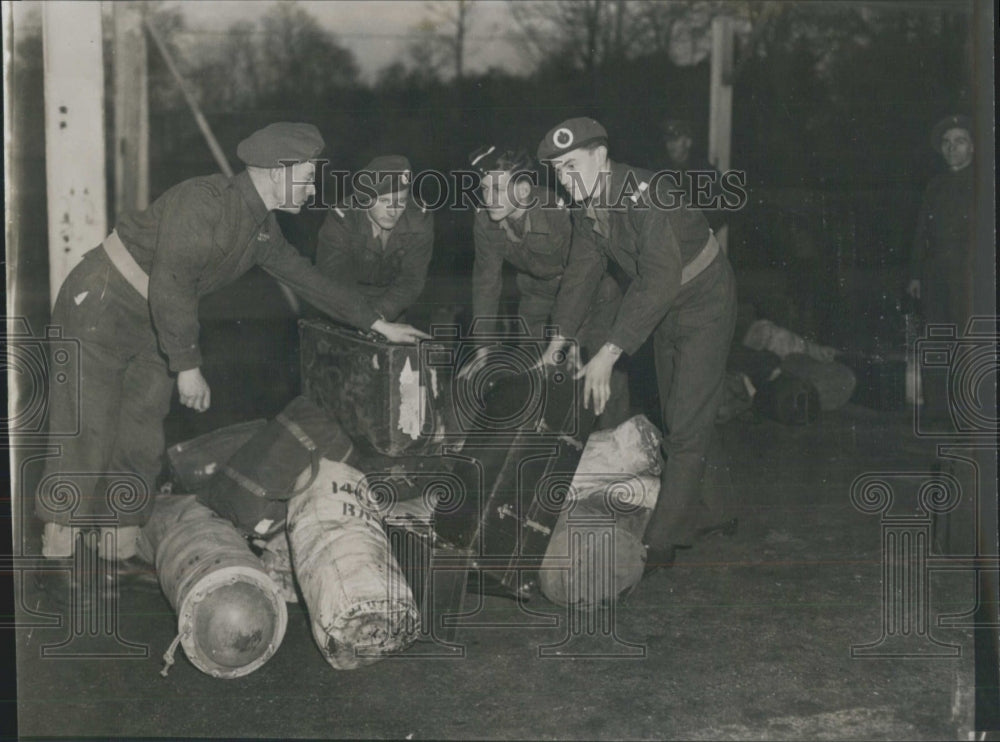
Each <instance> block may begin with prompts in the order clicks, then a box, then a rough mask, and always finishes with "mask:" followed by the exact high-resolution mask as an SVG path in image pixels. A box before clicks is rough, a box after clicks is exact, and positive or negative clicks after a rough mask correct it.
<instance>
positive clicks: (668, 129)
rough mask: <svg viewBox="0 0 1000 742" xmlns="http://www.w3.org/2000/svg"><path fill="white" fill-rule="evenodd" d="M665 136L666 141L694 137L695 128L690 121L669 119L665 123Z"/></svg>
mask: <svg viewBox="0 0 1000 742" xmlns="http://www.w3.org/2000/svg"><path fill="white" fill-rule="evenodd" d="M663 136H664V138H666V139H677V138H678V137H693V136H694V127H693V126H692V125H691V122H690V121H685V120H683V119H667V120H666V121H664V122H663Z"/></svg>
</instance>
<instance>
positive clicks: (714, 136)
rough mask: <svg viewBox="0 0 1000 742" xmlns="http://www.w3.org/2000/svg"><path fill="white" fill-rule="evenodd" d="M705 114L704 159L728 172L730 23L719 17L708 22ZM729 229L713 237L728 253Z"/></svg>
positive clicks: (730, 68) (731, 111)
mask: <svg viewBox="0 0 1000 742" xmlns="http://www.w3.org/2000/svg"><path fill="white" fill-rule="evenodd" d="M710 86H711V87H710V92H709V96H710V102H709V114H708V160H709V162H711V163H712V165H713V166H714V167H715V169H716V170H718V171H719V172H722V173H724V172H726V171H727V170H729V167H730V163H729V149H730V143H731V140H732V130H733V22H732V19H730V18H727V17H725V16H720V17H717V18H713V19H712V70H711V83H710ZM728 232H729V227H728V226H726V227H722V228H721V229H719V231H718V233H717V234H716V237H717V238H718V240H719V244H720V245H721V246H722V249H723V250H727V251H728V245H727V241H728V237H729V234H728Z"/></svg>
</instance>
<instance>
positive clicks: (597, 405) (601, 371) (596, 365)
mask: <svg viewBox="0 0 1000 742" xmlns="http://www.w3.org/2000/svg"><path fill="white" fill-rule="evenodd" d="M606 348H607V346H604V347H602V348H601V349H600V350H599V351H597V353H596V354H595V355H594V357H593V358H591V359H590V362H589V363H588V364H587V365H586V366H584V367H583V368H581V369H580V370H579V371H578V372H577V374H576V378H577V379H579V378H581V377H582V378H583V379H584V382H583V407H584V409H590V401H591V400H593V402H594V407H593V410H594V414H595V415H600V414H601V413H602V412H604V407H605V405H607V403H608V399H609V398H610V397H611V370H612V369H613V368H614V366H615V361H617V360H618V356H616V355H613V354H612V353H610V352H608V351H607V350H606Z"/></svg>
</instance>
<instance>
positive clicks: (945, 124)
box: [931, 113, 973, 149]
mask: <svg viewBox="0 0 1000 742" xmlns="http://www.w3.org/2000/svg"><path fill="white" fill-rule="evenodd" d="M949 129H965V130H966V131H967V132H969V136H970V137H971V136H973V132H972V119H970V118H969V117H968V116H964V115H962V114H960V113H956V114H952V115H951V116H945V117H944V118H943V119H941V120H940V121H938V122H937V123H936V124H935V125H934V129H933V130H932V131H931V147H933V148H934V149H940V147H941V137H943V136H944V133H945V132H946V131H948V130H949Z"/></svg>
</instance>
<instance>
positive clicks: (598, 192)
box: [538, 118, 736, 569]
mask: <svg viewBox="0 0 1000 742" xmlns="http://www.w3.org/2000/svg"><path fill="white" fill-rule="evenodd" d="M607 136H608V135H607V132H606V130H605V129H604V127H603V126H601V124H600V123H598V122H597V121H595V120H594V119H591V118H574V119H569V120H568V121H564V122H562V123H561V124H559V125H558V126H555V127H553V128H552V130H551V131H549V133H548V134H546V135H545V138H544V139H543V140H542V142H541V143H540V144H539V146H538V158H539V159H540V160H548V161H550V162H551V164H552V166H553V168H554V170H555V173H556V176H557V177H558V179H559V181H560V183H562V185H563V186H564V187H565V188H566V190H567V192H568V193H569V194H570V196H571V197H572V199H573V201H575V202H576V203H577V204H578V205H579V206H578V208H575V209H574V210H573V249H572V251H571V253H570V259H569V263H568V265H567V266H566V271H565V273H564V274H563V279H562V284H561V286H560V287H559V294H558V296H557V298H556V304H555V308H554V309H553V312H552V319H553V322H554V323H555V324H557V325H558V326H559V328H560V330H561V333H562V337H557V338H554V339H553V341H552V343H551V344H550V345H549V348H548V351H547V352H546V356H545V357H546V360H547V361H549V360H550V359H554V358H555V354H556V353H557V352H558V351H559V350H560V349H561V348H562V347H563V345H564V344H565V338H569V337H573V336H574V335H575V334H576V333H577V331H578V328H579V326H580V322H581V320H582V319H583V316H584V314H585V312H586V308H587V304H588V301H589V297H590V296H592V295H593V292H594V290H595V288H596V286H597V285H598V284H599V282H600V281H601V280H602V277H603V276H604V274H605V273H607V272H608V271H609V269H610V268H612V267H614V268H615V269H616V271H617V272H620V273H621V274H623V275H624V276H626V278H627V280H628V282H629V283H628V288H627V289H626V291H625V296H624V298H623V299H622V302H621V306H620V307H619V309H618V312H617V314H616V316H615V319H614V322H613V324H612V327H611V331H610V333H609V336H608V340H607V342H606V343H605V344H604V345H603V346H602V347H601V349H600V350H599V351H598V352H597V353H596V354H595V355H594V357H593V358H591V359H590V361H589V362H588V363H587V364H586V365H585V366H583V368H582V369H580V370H579V371H578V377H582V378H583V379H584V380H585V381H584V404H585V405H589V404H591V403H593V405H594V408H595V411H596V412H600V411H601V409H602V408H603V406H604V404H605V403H606V401H607V398H608V392H609V388H610V383H609V381H610V377H611V371H612V369H613V368H614V366H615V364H616V363H617V362H618V360H619V357H620V356H621V355H622V354H623V353H626V354H632V353H635V351H636V350H637V349H638V348H639V346H640V345H642V343H643V342H644V341H645V340H646V338H647V337H649V336H650V335H652V337H653V346H654V355H655V360H656V376H657V387H658V391H659V396H660V405H661V410H662V413H663V422H664V425H665V428H666V430H665V431H664V433H665V435H664V437H663V454H664V456H665V458H666V462H665V465H664V467H663V473H662V477H661V479H662V483H661V488H660V495H659V500H658V502H657V505H656V509H655V511H654V513H653V516H652V518H651V520H650V523H649V526H648V528H647V530H646V535H645V538H646V544H647V546H648V551H647V562H646V564H647V569H650V568H653V567H655V566H658V565H660V564H664V563H668V562H670V561H671V560H672V558H673V550H674V548H675V547H676V546H688V545H690V544H691V543H692V541H693V540H694V538H695V537H696V535H697V534H698V533H703V532H705V531H706V530H709V529H712V528H714V527H715V526H716V525H718V524H721V523H723V522H725V520H726V519H727V516H730V515H731V513H728V512H720V511H719V508H718V507H716V504H715V503H706V502H705V501H704V498H703V497H702V492H701V482H702V477H703V475H704V472H705V459H706V456H707V455H708V452H709V448H710V445H711V442H712V435H713V428H714V424H715V416H716V411H717V409H718V407H719V403H720V401H721V399H722V389H723V380H724V378H725V369H726V358H727V356H728V353H729V344H730V341H731V339H732V335H733V328H734V325H735V321H736V287H735V281H734V278H733V272H732V269H731V267H730V265H729V260H728V259H727V258H726V255H725V253H723V252H722V251H721V250H720V248H719V244H718V242H717V241H716V239H715V236H714V235H713V234H712V230H711V229H710V228H709V225H708V223H707V222H706V221H705V218H704V216H702V214H701V213H700V212H698V211H695V210H689V209H687V208H684V207H683V205H682V204H677V203H676V202H675V199H672V198H671V197H670V194H669V193H668V191H670V190H671V189H672V188H674V186H672V185H670V184H665V183H664V181H663V180H662V179H660V180H657V179H655V178H653V173H651V172H649V171H647V170H642V169H639V168H635V167H631V166H629V165H623V164H621V163H618V162H614V161H612V160H610V159H609V158H608V138H607Z"/></svg>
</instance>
